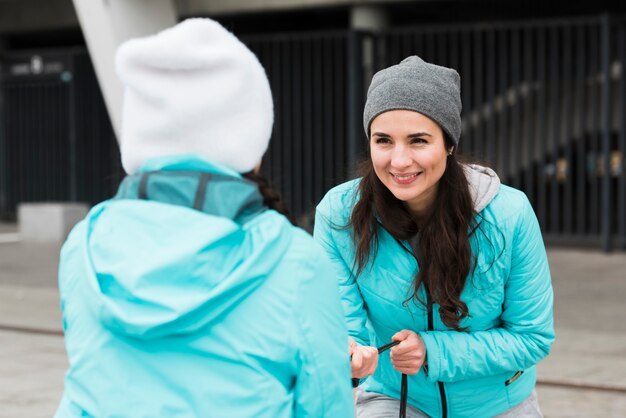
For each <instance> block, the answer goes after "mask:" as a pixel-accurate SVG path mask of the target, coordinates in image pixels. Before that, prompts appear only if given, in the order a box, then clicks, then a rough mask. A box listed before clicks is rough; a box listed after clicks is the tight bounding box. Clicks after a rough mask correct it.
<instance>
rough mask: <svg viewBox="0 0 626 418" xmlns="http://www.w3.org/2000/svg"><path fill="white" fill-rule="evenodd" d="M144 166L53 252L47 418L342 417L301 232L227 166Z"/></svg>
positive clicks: (319, 283) (330, 339) (318, 292)
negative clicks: (56, 396)
mask: <svg viewBox="0 0 626 418" xmlns="http://www.w3.org/2000/svg"><path fill="white" fill-rule="evenodd" d="M142 172H154V173H152V174H150V176H147V177H146V176H143V174H142V173H140V174H139V175H137V176H132V177H127V178H126V179H125V181H124V182H123V183H122V185H121V187H120V190H119V192H118V195H117V196H116V198H114V199H112V200H109V201H106V202H103V203H102V204H99V205H98V206H96V207H94V208H93V209H92V210H91V211H90V213H89V215H88V216H87V218H86V219H85V220H83V221H82V222H81V223H80V224H78V225H77V226H76V227H75V229H74V230H73V231H72V233H71V235H70V236H69V238H68V240H67V242H66V243H65V245H64V247H63V249H62V254H61V263H60V271H59V285H60V291H61V307H62V311H63V319H64V326H65V343H66V349H67V354H68V356H69V361H70V368H69V370H68V372H67V374H66V377H65V392H64V396H63V399H62V401H61V405H60V406H59V409H58V411H57V414H56V416H57V417H78V416H81V417H82V416H92V417H133V418H138V417H220V418H221V417H250V418H259V417H267V418H280V417H327V418H336V417H353V416H354V412H353V405H352V402H353V401H352V396H351V389H350V367H349V358H348V348H347V347H348V346H347V338H348V335H347V331H346V326H345V323H344V321H343V317H342V312H341V305H340V300H339V295H338V293H337V285H336V282H335V280H334V278H333V275H332V266H331V264H330V262H329V261H328V258H327V257H326V255H325V254H324V253H323V251H322V250H321V249H320V248H319V247H318V245H317V244H315V242H314V241H313V240H312V238H311V237H310V236H309V235H307V234H306V233H305V232H304V231H302V230H300V229H298V228H295V227H293V226H292V225H291V224H290V223H289V222H288V221H287V220H286V219H285V218H284V217H283V216H282V215H279V214H278V213H276V212H275V211H272V210H265V209H264V208H263V207H262V202H261V197H260V195H259V194H258V189H257V187H256V185H254V184H253V183H251V182H249V181H244V180H243V179H242V178H241V177H240V176H239V175H238V174H237V173H232V172H229V171H228V170H224V169H220V168H218V167H216V166H213V165H211V164H208V163H206V162H204V161H202V160H199V159H197V158H193V157H175V158H164V159H158V160H153V161H151V162H149V163H148V164H147V165H146V166H144V167H143V170H142ZM142 179H147V180H146V181H143V180H142ZM142 193H145V194H146V195H147V198H146V199H138V195H141V194H142ZM194 207H196V209H193V208H194Z"/></svg>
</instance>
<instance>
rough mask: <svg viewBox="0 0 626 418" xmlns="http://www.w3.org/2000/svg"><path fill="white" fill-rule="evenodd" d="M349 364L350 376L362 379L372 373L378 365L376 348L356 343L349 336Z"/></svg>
mask: <svg viewBox="0 0 626 418" xmlns="http://www.w3.org/2000/svg"><path fill="white" fill-rule="evenodd" d="M350 357H351V360H350V366H351V367H352V377H353V378H358V379H362V378H364V377H365V376H369V375H371V374H374V372H375V371H376V367H377V366H378V349H376V347H369V346H365V345H358V344H357V343H356V341H354V340H353V339H352V338H350Z"/></svg>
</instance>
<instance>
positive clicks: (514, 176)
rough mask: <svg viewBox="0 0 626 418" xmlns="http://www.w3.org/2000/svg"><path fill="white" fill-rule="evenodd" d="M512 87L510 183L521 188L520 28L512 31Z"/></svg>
mask: <svg viewBox="0 0 626 418" xmlns="http://www.w3.org/2000/svg"><path fill="white" fill-rule="evenodd" d="M510 42H511V86H512V87H513V91H514V92H515V95H514V101H513V104H512V106H511V134H510V137H509V140H510V141H511V142H510V144H511V146H510V157H509V158H510V160H509V161H510V162H511V164H510V168H509V179H510V180H509V181H510V182H511V184H512V185H513V187H515V188H520V187H521V183H522V182H521V171H522V167H523V165H522V164H523V162H522V161H520V156H521V153H520V152H519V150H520V149H522V145H521V137H520V124H521V114H520V108H521V107H520V72H521V71H520V68H521V63H520V30H519V29H518V28H513V29H511V39H510Z"/></svg>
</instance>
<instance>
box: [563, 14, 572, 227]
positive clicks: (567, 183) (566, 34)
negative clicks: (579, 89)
mask: <svg viewBox="0 0 626 418" xmlns="http://www.w3.org/2000/svg"><path fill="white" fill-rule="evenodd" d="M572 29H573V28H572V26H571V25H567V26H565V27H564V28H563V48H562V50H563V65H562V67H561V69H562V73H561V83H562V86H563V88H562V90H561V91H562V92H563V106H562V112H561V120H562V121H563V124H562V125H563V130H564V132H563V138H564V141H565V143H564V148H565V157H564V158H565V163H564V164H565V165H564V166H563V167H562V170H563V171H564V172H563V175H564V176H565V178H564V186H563V187H564V192H563V205H562V206H561V216H562V218H563V230H562V232H563V233H564V234H565V236H568V237H571V236H572V234H573V213H572V212H573V210H574V199H573V194H574V190H573V189H574V180H573V174H574V170H573V168H574V167H573V163H574V153H573V146H574V142H573V140H572V123H573V119H574V118H572V113H573V111H574V109H573V106H572V103H571V91H572V90H574V84H573V83H572V68H573V67H572Z"/></svg>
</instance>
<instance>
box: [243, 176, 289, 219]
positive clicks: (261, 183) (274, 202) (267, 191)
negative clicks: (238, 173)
mask: <svg viewBox="0 0 626 418" xmlns="http://www.w3.org/2000/svg"><path fill="white" fill-rule="evenodd" d="M243 177H244V178H246V179H248V180H250V181H253V182H254V183H256V184H257V186H258V187H259V193H261V196H262V197H263V205H265V206H267V207H268V208H270V209H273V210H275V211H276V212H278V213H280V214H282V215H284V216H285V217H286V218H287V219H289V222H291V224H292V225H297V223H296V221H295V219H294V217H293V216H292V215H291V213H290V212H289V209H288V208H287V205H286V204H285V202H284V201H283V199H282V197H281V195H280V193H278V192H277V191H276V190H275V189H274V188H273V187H272V186H271V185H270V182H269V181H268V180H267V178H265V177H264V176H263V175H262V174H261V173H255V172H254V171H249V172H247V173H244V174H243Z"/></svg>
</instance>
